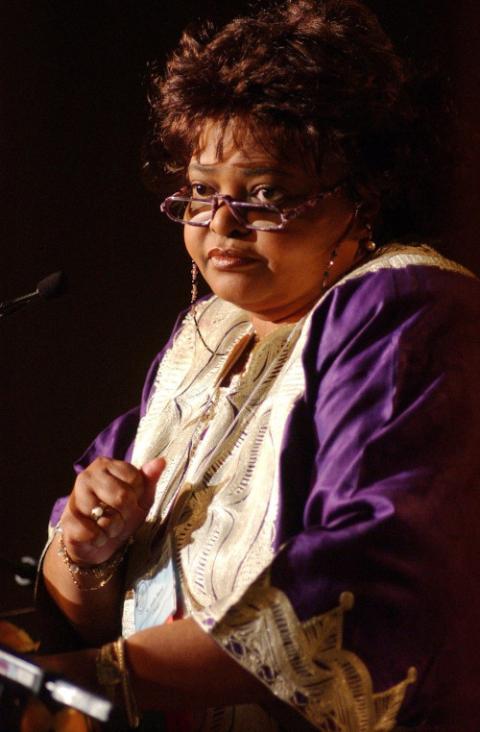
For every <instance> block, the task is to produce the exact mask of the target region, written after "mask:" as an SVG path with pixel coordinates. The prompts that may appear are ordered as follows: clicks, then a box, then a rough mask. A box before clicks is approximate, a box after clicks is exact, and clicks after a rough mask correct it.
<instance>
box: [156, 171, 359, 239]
mask: <svg viewBox="0 0 480 732" xmlns="http://www.w3.org/2000/svg"><path fill="white" fill-rule="evenodd" d="M345 184H346V181H345V180H342V181H340V183H337V184H336V185H335V186H334V187H333V188H329V189H327V190H324V191H320V192H319V193H316V194H315V195H314V196H311V197H310V198H307V199H306V200H305V201H304V202H303V203H301V204H300V205H298V206H294V207H290V208H278V207H277V206H273V205H271V204H265V203H245V201H236V200H235V199H234V198H232V197H231V196H227V195H223V194H221V193H215V194H214V195H213V196H209V197H208V198H193V197H192V196H187V195H186V194H185V193H183V192H182V191H178V193H174V194H173V196H168V198H166V199H165V200H164V201H163V203H162V204H161V205H160V211H162V212H163V213H165V214H166V215H167V216H168V218H169V219H171V220H172V221H176V222H177V223H178V224H187V225H188V226H204V227H206V226H210V224H211V223H212V221H213V218H214V216H215V214H216V212H217V211H218V209H219V208H220V206H222V205H223V204H225V205H226V206H227V208H228V210H229V211H230V213H231V214H232V216H233V217H234V218H235V220H236V221H238V223H239V224H240V225H241V226H242V227H243V228H245V229H252V230H253V231H282V229H284V228H285V227H286V225H287V224H288V222H289V221H291V220H292V219H296V218H297V216H300V215H301V214H302V213H304V212H305V211H307V210H308V209H309V208H313V207H314V206H316V205H317V203H318V202H319V201H321V200H322V199H323V198H327V197H329V196H333V195H335V194H336V193H338V192H339V191H340V190H341V189H342V188H344V186H345Z"/></svg>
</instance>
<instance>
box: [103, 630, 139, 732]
mask: <svg viewBox="0 0 480 732" xmlns="http://www.w3.org/2000/svg"><path fill="white" fill-rule="evenodd" d="M96 670H97V680H98V683H99V684H100V685H101V686H103V687H105V690H106V693H107V696H108V697H109V699H110V700H111V701H112V702H115V692H116V690H117V687H120V688H121V691H122V700H123V706H124V709H125V714H126V717H127V721H128V724H129V726H130V727H131V728H133V729H136V728H137V727H138V726H139V724H140V716H139V714H138V706H137V702H136V700H135V695H134V693H133V688H132V682H131V680H130V673H129V670H128V668H127V662H126V658H125V640H124V638H122V636H120V638H118V639H117V640H116V641H113V643H107V644H106V645H104V646H102V647H101V648H100V650H99V652H98V655H97V659H96Z"/></svg>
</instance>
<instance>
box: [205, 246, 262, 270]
mask: <svg viewBox="0 0 480 732" xmlns="http://www.w3.org/2000/svg"><path fill="white" fill-rule="evenodd" d="M208 259H209V261H210V262H211V263H212V264H213V266H214V267H216V268H217V269H223V270H229V269H238V268H239V267H246V266H248V265H251V264H256V263H257V262H258V259H257V258H256V257H249V256H248V255H246V254H244V253H243V252H239V251H236V250H234V249H211V250H210V251H209V252H208Z"/></svg>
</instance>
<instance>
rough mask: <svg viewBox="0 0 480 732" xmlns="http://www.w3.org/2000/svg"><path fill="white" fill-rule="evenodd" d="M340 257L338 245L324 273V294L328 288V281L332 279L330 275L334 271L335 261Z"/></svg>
mask: <svg viewBox="0 0 480 732" xmlns="http://www.w3.org/2000/svg"><path fill="white" fill-rule="evenodd" d="M337 255H338V245H335V247H334V248H333V249H332V253H331V254H330V259H329V260H328V265H327V268H326V270H325V272H324V273H323V279H322V292H325V290H326V289H327V287H328V281H329V279H330V273H331V271H332V268H333V265H334V264H335V260H336V258H337Z"/></svg>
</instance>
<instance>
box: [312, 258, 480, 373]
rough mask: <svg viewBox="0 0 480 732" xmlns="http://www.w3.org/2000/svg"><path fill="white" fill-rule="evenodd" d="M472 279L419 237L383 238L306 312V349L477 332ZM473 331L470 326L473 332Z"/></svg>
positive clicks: (479, 316)
mask: <svg viewBox="0 0 480 732" xmlns="http://www.w3.org/2000/svg"><path fill="white" fill-rule="evenodd" d="M479 322H480V280H479V279H478V278H477V277H476V276H475V275H474V274H473V273H472V272H470V271H469V270H467V269H466V268H465V267H463V266H462V265H460V264H458V263H456V262H453V261H452V260H449V259H447V258H445V257H443V256H442V255H441V254H440V253H439V252H437V251H436V250H435V249H433V248H431V247H429V246H427V245H424V244H419V245H402V244H390V245H388V246H385V247H382V248H381V249H380V250H379V251H378V252H377V253H376V254H375V255H374V256H373V257H371V258H370V259H369V260H368V261H367V262H364V263H363V264H362V265H360V266H359V267H358V268H356V269H355V270H353V271H352V272H350V273H348V274H347V275H345V276H344V277H343V278H342V279H341V280H339V281H338V282H337V283H336V284H335V285H334V286H333V287H332V288H331V289H330V290H329V291H328V292H327V293H326V294H325V295H324V297H323V298H322V299H321V300H320V302H319V303H318V304H317V306H316V307H315V308H314V310H313V311H312V313H311V316H310V319H309V322H308V323H307V328H308V343H307V352H308V351H310V353H311V355H312V356H313V354H315V356H316V358H317V359H318V357H319V354H320V353H321V354H322V355H326V354H328V355H329V358H332V357H334V356H335V354H339V353H340V352H341V351H344V350H345V349H348V351H349V352H350V351H352V352H353V351H354V350H358V349H360V350H362V349H363V348H368V347H369V344H372V343H373V342H377V343H378V342H383V343H384V344H385V346H386V345H387V344H392V343H397V344H398V343H400V342H403V343H404V342H405V340H408V342H409V343H411V342H412V339H414V340H415V342H416V343H417V346H418V347H419V348H420V347H421V344H422V342H424V343H425V344H427V343H435V341H436V339H437V338H438V336H439V335H441V336H442V338H444V337H447V338H448V337H451V339H452V342H453V341H456V340H457V339H458V337H459V335H461V337H462V340H463V341H464V342H467V341H468V340H469V339H470V340H471V339H476V341H477V342H478V343H479V344H480V340H479V338H478V323H479ZM475 333H477V335H476V337H475Z"/></svg>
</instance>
